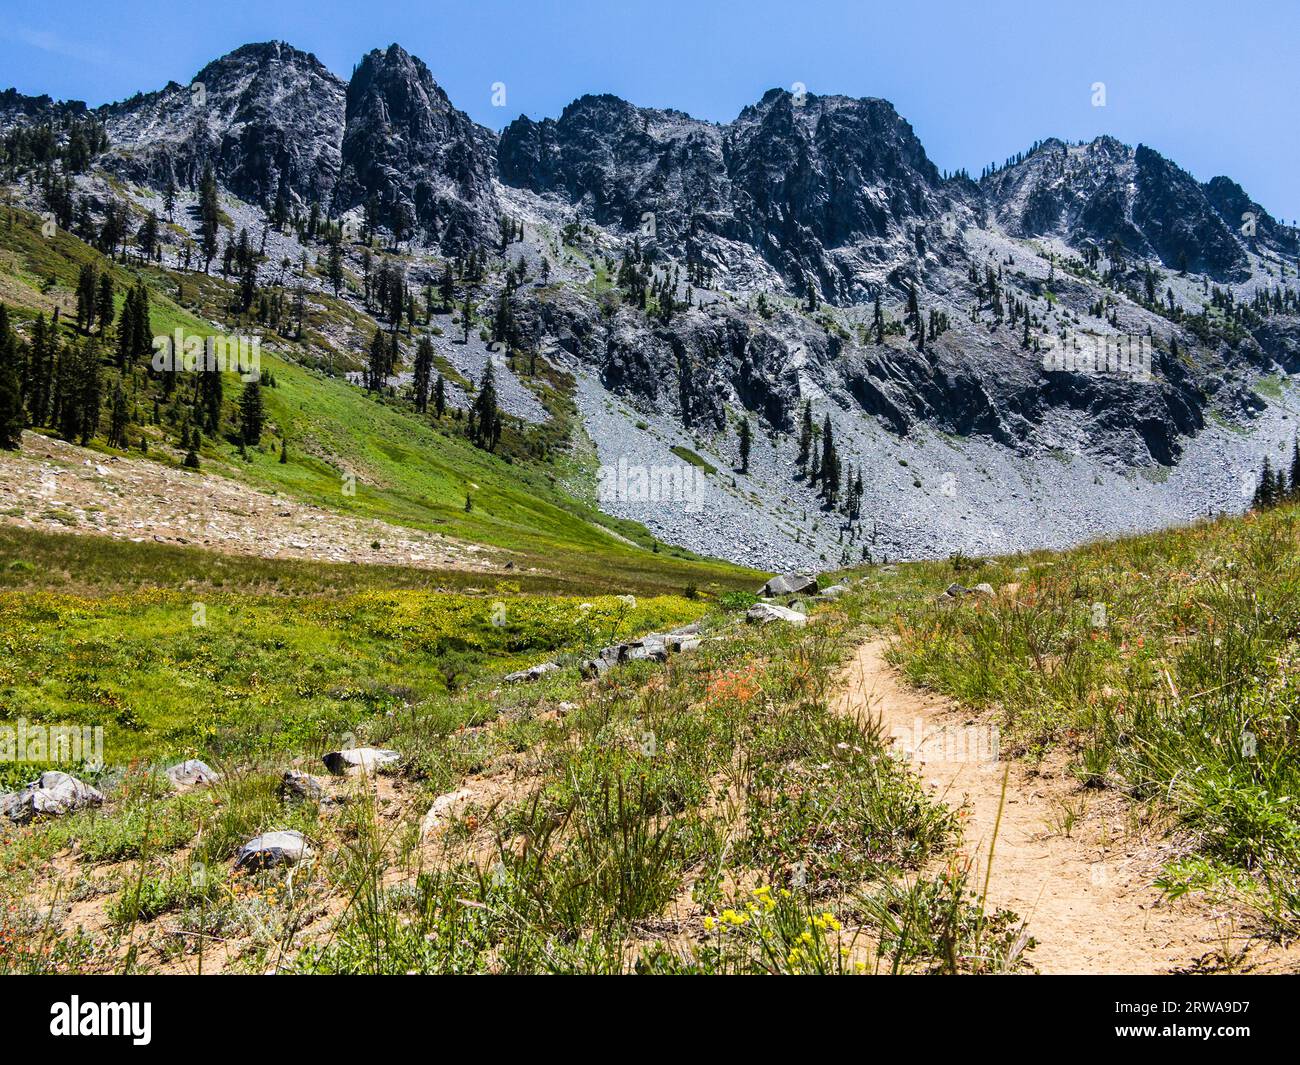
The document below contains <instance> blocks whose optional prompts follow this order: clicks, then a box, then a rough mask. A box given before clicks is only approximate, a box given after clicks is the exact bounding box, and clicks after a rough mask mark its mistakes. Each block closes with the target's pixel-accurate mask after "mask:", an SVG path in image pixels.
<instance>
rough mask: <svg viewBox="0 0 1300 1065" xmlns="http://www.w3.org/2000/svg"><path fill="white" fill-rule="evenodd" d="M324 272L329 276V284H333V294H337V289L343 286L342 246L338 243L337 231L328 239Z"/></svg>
mask: <svg viewBox="0 0 1300 1065" xmlns="http://www.w3.org/2000/svg"><path fill="white" fill-rule="evenodd" d="M326 273H327V274H328V276H329V279H330V284H331V285H333V286H334V295H335V296H337V295H338V294H339V289H340V288H342V287H343V247H342V245H341V244H340V243H339V236H338V234H337V233H335V234H334V236H333V237H332V238H331V239H330V249H329V259H328V266H327V267H326Z"/></svg>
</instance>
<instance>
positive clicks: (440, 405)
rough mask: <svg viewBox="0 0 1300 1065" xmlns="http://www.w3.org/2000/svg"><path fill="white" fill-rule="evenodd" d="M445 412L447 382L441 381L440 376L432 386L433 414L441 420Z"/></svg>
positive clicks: (440, 375)
mask: <svg viewBox="0 0 1300 1065" xmlns="http://www.w3.org/2000/svg"><path fill="white" fill-rule="evenodd" d="M446 410H447V382H446V381H444V380H443V379H442V374H439V375H438V380H437V381H436V382H435V383H434V386H433V413H434V415H435V416H436V417H437V418H438V419H439V420H441V419H442V416H443V414H444V413H446Z"/></svg>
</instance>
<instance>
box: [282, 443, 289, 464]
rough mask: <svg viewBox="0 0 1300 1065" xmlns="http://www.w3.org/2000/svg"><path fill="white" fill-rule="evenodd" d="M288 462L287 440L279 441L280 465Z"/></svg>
mask: <svg viewBox="0 0 1300 1065" xmlns="http://www.w3.org/2000/svg"><path fill="white" fill-rule="evenodd" d="M288 462H289V441H288V440H283V439H282V440H281V441H280V465H281V466H284V465H286V464H287V463H288Z"/></svg>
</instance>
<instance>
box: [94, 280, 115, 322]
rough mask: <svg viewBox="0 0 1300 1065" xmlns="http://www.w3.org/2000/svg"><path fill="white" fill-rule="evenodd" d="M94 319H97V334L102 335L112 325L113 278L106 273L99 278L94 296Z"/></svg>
mask: <svg viewBox="0 0 1300 1065" xmlns="http://www.w3.org/2000/svg"><path fill="white" fill-rule="evenodd" d="M95 317H96V318H98V319H99V332H100V334H101V335H103V334H104V333H105V332H107V331H108V327H109V326H110V325H112V324H113V278H112V277H111V276H109V274H108V272H107V271H105V272H104V273H102V274H100V276H99V292H98V294H97V295H96V296H95Z"/></svg>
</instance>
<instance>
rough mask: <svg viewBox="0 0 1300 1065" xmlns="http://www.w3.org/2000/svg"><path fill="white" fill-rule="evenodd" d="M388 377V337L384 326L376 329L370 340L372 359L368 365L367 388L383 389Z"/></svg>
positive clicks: (377, 390)
mask: <svg viewBox="0 0 1300 1065" xmlns="http://www.w3.org/2000/svg"><path fill="white" fill-rule="evenodd" d="M387 379H388V337H387V336H385V335H384V330H383V327H382V326H381V327H379V328H377V329H375V335H374V337H373V338H371V341H370V360H369V362H368V363H367V366H366V388H367V389H369V390H370V391H371V392H380V391H382V390H383V387H384V382H385V381H386V380H387Z"/></svg>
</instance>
